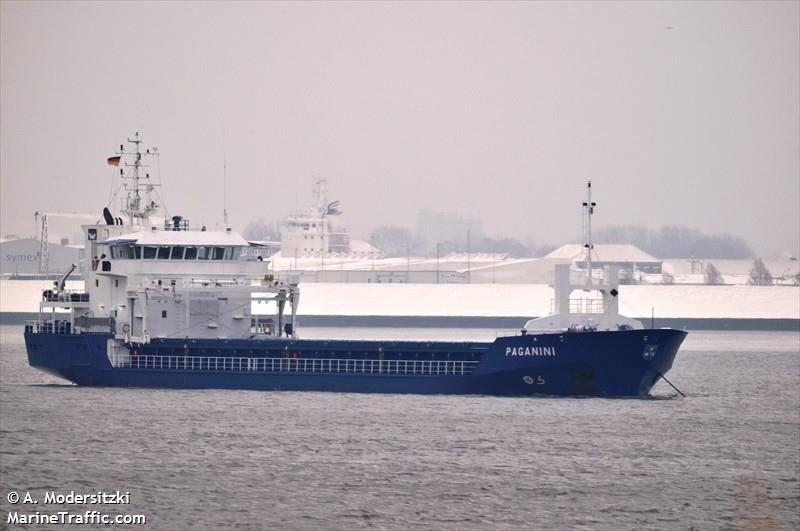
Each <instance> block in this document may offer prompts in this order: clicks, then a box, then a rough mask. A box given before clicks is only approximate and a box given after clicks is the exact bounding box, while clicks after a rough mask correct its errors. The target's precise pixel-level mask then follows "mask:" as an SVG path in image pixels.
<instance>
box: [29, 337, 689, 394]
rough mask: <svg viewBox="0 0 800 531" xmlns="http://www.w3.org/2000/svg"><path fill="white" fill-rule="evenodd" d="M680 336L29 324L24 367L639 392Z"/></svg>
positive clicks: (159, 376)
mask: <svg viewBox="0 0 800 531" xmlns="http://www.w3.org/2000/svg"><path fill="white" fill-rule="evenodd" d="M685 336H686V333H685V332H682V331H679V330H669V329H660V330H624V331H613V332H580V333H578V332H575V333H567V332H565V333H556V334H539V335H524V336H523V335H520V336H514V337H500V338H498V339H496V340H495V341H494V342H490V343H489V342H486V343H483V342H458V343H456V342H420V341H396V342H395V341H357V340H336V341H324V340H292V339H244V340H224V339H194V340H192V339H153V340H152V341H151V342H150V343H148V344H125V345H124V347H125V348H124V356H120V357H116V358H115V356H112V355H110V354H109V346H108V344H109V341H110V340H112V339H113V338H112V336H111V335H110V334H105V333H78V334H74V333H66V334H59V333H48V332H36V331H34V329H33V328H32V327H27V328H26V331H25V342H26V347H27V351H28V360H29V362H30V365H31V366H33V367H36V368H39V369H42V370H45V371H47V372H49V373H52V374H55V375H57V376H60V377H62V378H65V379H67V380H69V381H71V382H74V383H76V384H78V385H86V386H106V387H150V388H173V389H251V390H269V391H331V392H361V393H416V394H486V395H499V396H532V395H561V396H643V395H646V394H647V393H648V392H649V391H650V389H651V387H652V386H653V385H654V384H655V382H656V381H657V380H658V378H659V376H660V375H663V374H666V372H667V371H669V369H670V368H671V367H672V362H673V360H674V358H675V355H676V353H677V351H678V348H679V347H680V344H681V343H682V341H683V339H684V337H685Z"/></svg>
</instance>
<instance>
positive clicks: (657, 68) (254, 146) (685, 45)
mask: <svg viewBox="0 0 800 531" xmlns="http://www.w3.org/2000/svg"><path fill="white" fill-rule="evenodd" d="M799 5H800V4H798V2H789V1H786V2H773V3H755V2H735V3H727V2H705V3H675V2H670V3H656V2H645V3H633V2H623V3H613V4H601V3H594V2H593V3H589V4H583V3H577V2H564V3H543V2H532V3H511V2H502V3H501V2H492V3H485V4H481V3H458V2H446V3H440V4H434V3H419V2H414V3H406V4H399V3H398V4H395V3H374V4H368V3H361V2H358V3H343V2H342V3H292V4H281V3H256V2H244V3H240V4H231V3H226V4H215V3H211V2H202V3H197V4H192V3H188V2H179V3H167V2H154V3H138V2H137V3H131V4H126V3H122V2H107V3H102V2H93V3H79V2H65V3H48V2H7V1H3V2H2V3H1V4H0V6H2V7H1V9H2V12H1V14H2V17H1V18H2V20H1V24H2V25H1V27H0V39H2V41H1V42H0V54H2V55H1V56H0V60H1V62H0V69H1V70H0V120H1V123H0V176H1V177H2V188H1V190H0V191H1V192H2V197H0V206H1V207H2V213H1V218H0V224H1V225H2V227H0V230H1V231H2V233H3V234H8V233H16V234H29V233H31V232H32V227H33V212H34V211H35V210H47V211H62V212H64V211H78V212H92V213H94V212H99V211H100V210H101V209H102V207H103V206H104V205H105V203H106V202H107V200H108V195H109V183H110V172H111V169H110V168H108V167H107V166H106V165H105V159H106V157H108V156H110V155H112V154H113V150H114V149H115V147H116V146H118V145H119V143H120V142H121V141H122V140H124V139H125V138H126V137H127V136H129V135H131V134H132V133H133V132H134V131H137V130H138V131H141V132H142V134H143V136H144V139H145V141H146V142H147V143H150V144H156V145H158V146H159V149H160V151H161V153H162V155H161V176H162V180H163V181H164V191H165V196H166V197H165V199H166V204H167V206H168V207H169V209H170V211H171V213H173V214H175V213H182V214H184V215H186V216H188V217H189V218H190V219H191V220H192V222H193V223H194V224H199V223H201V222H202V223H206V224H208V225H214V224H215V223H219V222H221V218H222V199H221V197H222V178H221V176H222V161H223V147H222V146H223V141H222V138H223V128H224V130H225V136H226V145H227V148H226V151H227V157H226V158H227V175H228V208H229V210H230V211H231V223H232V225H233V226H234V227H235V228H239V229H241V228H243V226H244V224H246V223H247V222H248V221H250V220H252V219H255V218H259V217H263V218H267V219H273V218H279V217H283V216H284V215H286V214H288V213H290V212H292V211H294V210H295V209H296V208H297V207H298V206H304V205H305V204H307V203H308V202H309V201H310V188H311V180H312V178H313V176H315V175H321V176H324V177H327V178H328V180H329V188H330V189H331V199H340V200H341V201H342V206H343V209H344V211H345V212H346V217H345V218H344V219H343V222H344V224H345V225H346V226H348V227H349V228H350V230H351V232H353V233H354V234H355V235H356V236H366V235H367V234H368V231H369V230H370V229H371V228H374V227H375V226H377V225H381V224H404V225H408V226H409V227H413V225H414V223H415V221H416V212H417V210H418V209H420V208H433V209H441V210H445V211H451V212H457V213H461V214H462V215H467V216H475V217H479V218H481V219H482V220H483V225H484V230H485V232H487V233H488V234H489V235H496V236H500V235H502V236H511V237H517V238H533V239H535V240H536V241H537V242H540V243H544V242H550V243H562V242H563V241H565V240H569V239H572V238H573V237H574V236H575V235H577V234H579V233H580V227H581V224H580V223H581V221H580V210H579V202H580V201H581V199H582V197H583V193H584V190H583V187H584V182H585V180H586V179H589V178H590V179H592V180H593V181H594V183H595V197H596V200H597V201H598V203H599V209H598V215H597V216H596V217H595V223H596V224H597V226H604V225H611V224H643V225H648V226H652V227H657V226H660V225H664V224H682V225H689V226H693V227H696V228H698V229H701V230H703V231H706V232H723V231H725V232H731V233H733V234H736V235H740V236H742V237H744V238H745V239H747V240H748V242H749V243H751V244H752V245H753V246H754V247H755V248H756V250H757V251H758V252H760V253H764V254H767V255H769V254H779V253H782V252H789V253H793V254H795V255H796V254H797V253H798V245H800V244H799V243H798V241H799V240H800V235H799V234H798V231H800V219H799V217H798V216H799V214H798V212H799V211H800V207H799V206H798V204H799V203H800V155H799V154H798V153H799V151H800V147H799V146H800V109H799V105H800V84H799V81H798V65H800V41H799V38H798V33H799V27H800V22H799V20H800V10H799V9H798V6H799Z"/></svg>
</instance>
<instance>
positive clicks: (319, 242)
mask: <svg viewBox="0 0 800 531" xmlns="http://www.w3.org/2000/svg"><path fill="white" fill-rule="evenodd" d="M312 195H313V202H312V205H311V207H310V208H309V209H308V210H306V211H305V212H303V213H302V214H293V215H291V216H288V217H287V218H286V220H285V221H284V223H283V224H282V226H281V254H282V255H283V256H284V257H286V258H290V257H301V258H302V257H304V256H319V255H320V254H327V253H346V252H349V251H350V236H349V235H348V233H347V231H346V230H344V229H343V228H341V227H339V226H338V223H337V220H336V218H337V217H338V216H339V215H340V214H341V212H340V211H339V201H333V202H331V203H328V198H327V182H326V180H325V179H320V178H318V179H315V180H314V185H313V187H312Z"/></svg>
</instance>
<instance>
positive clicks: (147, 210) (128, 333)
mask: <svg viewBox="0 0 800 531" xmlns="http://www.w3.org/2000/svg"><path fill="white" fill-rule="evenodd" d="M128 142H129V143H131V144H133V146H134V149H133V150H132V151H129V152H126V151H124V149H123V146H120V151H119V152H118V156H117V157H112V158H110V159H109V164H111V165H113V166H121V171H120V177H121V179H122V180H123V185H124V190H125V194H126V197H125V198H124V201H123V203H122V208H121V212H122V214H123V215H124V217H115V216H114V215H112V213H111V212H110V211H109V210H108V209H105V211H104V213H103V217H104V219H105V222H106V223H105V224H94V225H84V226H83V227H82V228H83V235H84V240H85V249H86V253H85V256H86V258H85V259H84V260H83V261H81V263H80V268H81V272H82V273H83V278H84V282H85V289H84V290H82V291H80V292H77V291H68V290H66V289H65V281H66V278H67V277H68V276H69V274H70V273H71V271H70V272H68V273H67V274H66V275H65V276H64V277H63V278H62V279H61V280H60V281H58V282H56V285H55V287H54V289H53V290H48V291H47V292H45V294H44V297H43V300H42V302H41V305H40V306H41V310H42V311H47V312H52V313H55V312H56V310H57V309H61V308H66V309H68V310H69V311H70V312H69V324H70V326H71V327H72V328H80V329H83V330H88V331H92V330H96V331H109V330H111V331H112V332H114V333H115V337H116V340H117V341H118V342H119V341H120V340H124V341H125V342H126V343H130V342H134V343H136V342H138V343H147V342H148V341H149V340H150V339H151V338H154V337H172V338H175V337H179V338H183V337H186V338H228V339H235V338H247V337H253V336H260V335H265V336H276V337H278V336H281V335H283V334H284V332H285V333H286V334H288V335H294V328H293V326H292V325H293V323H294V317H295V312H296V308H297V303H298V301H299V291H298V289H297V285H296V283H294V282H288V281H285V280H281V279H276V278H274V277H273V275H272V274H270V272H269V263H268V262H264V261H261V260H258V259H255V258H254V259H251V260H245V259H243V258H242V250H243V249H244V248H246V247H248V245H249V244H248V242H247V241H246V240H245V239H243V238H242V237H241V236H240V235H238V234H236V233H235V232H233V231H231V229H226V230H224V231H206V230H205V228H202V229H201V230H191V229H190V227H189V223H188V221H187V220H185V219H183V218H181V217H180V216H173V217H172V218H171V219H167V220H166V221H164V219H165V217H156V213H157V212H158V210H159V205H158V204H157V203H156V201H155V200H154V199H153V197H152V195H151V193H152V192H153V190H154V186H155V184H153V183H152V182H151V181H150V179H151V178H150V175H149V174H145V176H144V177H143V176H142V175H141V171H142V167H143V166H144V164H143V159H144V158H146V157H147V156H155V154H156V151H155V150H152V149H148V150H146V151H144V152H143V151H142V149H141V147H140V145H141V139H140V137H139V134H138V133H137V134H136V135H135V136H134V138H133V139H130V140H129V141H128ZM287 302H288V303H289V305H290V313H291V320H290V323H292V324H290V325H289V326H284V323H283V320H284V317H283V315H284V309H285V306H286V303H287ZM258 304H268V305H271V308H274V310H275V312H274V313H275V315H274V316H269V317H266V318H265V317H261V318H260V320H259V317H258V316H254V314H253V311H252V310H253V307H254V305H258ZM261 313H263V312H259V314H261ZM287 320H288V318H287ZM287 324H288V323H287Z"/></svg>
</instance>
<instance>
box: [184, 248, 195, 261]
mask: <svg viewBox="0 0 800 531" xmlns="http://www.w3.org/2000/svg"><path fill="white" fill-rule="evenodd" d="M196 258H197V247H187V248H186V254H185V255H183V259H184V260H195V259H196Z"/></svg>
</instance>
